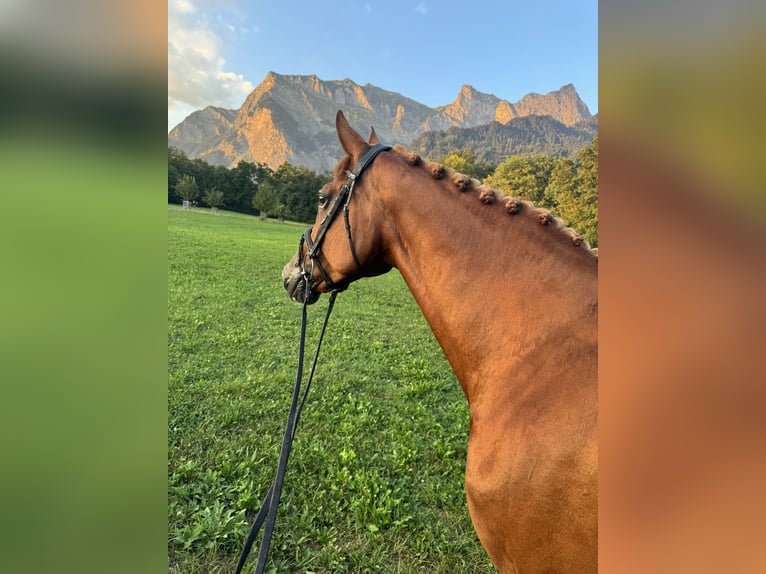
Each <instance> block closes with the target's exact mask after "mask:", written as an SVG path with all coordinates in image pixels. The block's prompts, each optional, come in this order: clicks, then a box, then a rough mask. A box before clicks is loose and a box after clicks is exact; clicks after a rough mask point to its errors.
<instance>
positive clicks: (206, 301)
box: [168, 205, 495, 574]
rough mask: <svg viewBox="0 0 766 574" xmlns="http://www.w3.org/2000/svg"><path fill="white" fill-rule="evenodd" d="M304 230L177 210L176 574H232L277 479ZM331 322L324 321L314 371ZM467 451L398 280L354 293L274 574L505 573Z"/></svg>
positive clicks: (303, 429)
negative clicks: (479, 518)
mask: <svg viewBox="0 0 766 574" xmlns="http://www.w3.org/2000/svg"><path fill="white" fill-rule="evenodd" d="M303 228H305V225H295V224H290V223H285V224H280V223H277V222H274V221H260V220H259V219H258V218H255V217H249V216H245V215H239V214H233V213H229V212H225V211H221V212H219V214H217V215H211V214H210V213H209V211H208V210H206V209H205V210H203V209H199V210H193V211H183V210H181V209H180V208H179V207H177V206H172V205H171V206H168V370H169V382H168V426H169V428H168V487H169V492H168V555H169V571H170V572H172V573H179V574H180V573H185V574H187V573H203V572H205V573H206V572H227V573H230V572H232V571H233V569H234V566H235V564H236V560H237V556H238V553H239V550H240V548H241V544H242V541H243V539H244V537H245V535H246V533H247V531H248V529H249V526H250V521H251V520H252V518H253V516H254V514H255V512H256V511H257V509H258V506H259V505H260V502H261V499H262V498H263V496H264V494H265V492H266V490H267V488H268V486H269V484H270V482H271V480H272V478H273V474H274V470H275V467H276V464H277V458H278V454H279V445H280V442H281V437H282V432H283V429H284V424H285V420H286V417H287V411H288V408H289V404H290V399H291V394H292V385H293V382H294V377H295V368H296V360H297V349H298V335H299V326H300V313H301V308H300V305H298V304H295V303H293V302H291V301H290V300H289V299H288V298H287V295H286V293H285V291H284V289H283V288H282V282H281V278H280V275H279V273H280V271H281V269H282V266H283V265H284V263H285V262H286V261H287V260H288V259H289V257H290V256H291V255H292V253H294V251H295V249H296V247H297V244H298V238H299V236H300V233H301V232H302V230H303ZM326 305H327V300H326V297H322V299H320V301H319V302H318V303H317V304H316V305H314V306H313V307H312V308H310V310H309V321H310V325H309V329H308V335H307V336H308V343H307V345H308V347H309V348H310V349H311V351H310V352H311V353H313V346H314V344H315V341H316V336H317V334H318V331H319V327H320V326H321V320H322V317H323V316H324V311H325V309H326ZM467 441H468V409H467V404H466V401H465V398H464V396H463V393H462V391H461V389H460V386H459V384H458V383H457V381H456V380H455V377H454V375H453V374H452V371H451V370H450V367H449V365H448V363H447V361H446V360H445V358H444V356H443V354H442V352H441V349H440V348H439V346H438V344H437V343H436V341H435V339H434V337H433V335H432V334H431V331H430V329H429V328H428V325H427V324H426V322H425V320H424V319H423V317H422V315H421V313H420V310H419V309H418V307H417V305H416V304H415V302H414V300H413V299H412V296H411V295H410V293H409V291H408V290H407V288H406V286H405V285H404V282H403V281H402V279H401V277H400V275H399V274H398V273H397V272H396V271H393V272H391V273H389V274H387V275H384V276H382V277H376V278H374V279H365V280H362V281H360V282H358V283H355V284H354V285H352V286H351V287H350V288H349V290H348V291H346V292H344V293H341V294H340V295H339V296H338V300H337V302H336V306H335V311H334V313H333V316H332V317H331V319H330V324H329V327H328V330H327V335H326V339H325V343H324V346H323V349H322V356H321V357H320V359H319V365H318V367H317V374H316V377H315V380H314V385H313V387H312V389H311V394H310V396H309V399H308V401H307V406H306V408H305V410H304V412H303V416H302V418H301V424H300V427H299V428H298V433H297V436H296V440H295V443H294V445H293V451H292V455H291V458H290V463H289V466H288V469H287V475H286V478H285V487H284V491H283V494H282V504H281V507H280V511H279V515H278V518H277V526H276V529H275V532H274V539H273V542H272V549H271V565H272V569H271V572H278V573H288V572H289V573H299V572H301V573H302V572H316V573H341V572H360V573H361V572H382V573H383V572H385V573H388V572H400V573H415V572H443V573H445V574H446V573H449V574H453V573H464V572H471V573H473V572H476V573H482V572H495V570H494V568H493V567H492V565H491V563H490V562H489V559H488V558H487V557H486V555H485V553H484V551H483V549H482V548H481V545H480V544H479V542H478V540H477V538H476V535H475V533H474V531H473V527H472V525H471V522H470V519H469V516H468V510H467V508H466V503H465V493H464V485H463V480H464V468H465V455H466V445H467ZM254 551H255V553H256V554H257V544H256V548H255V550H254ZM252 566H253V564H252V563H250V564H249V565H248V567H247V568H246V571H252ZM267 571H268V570H267Z"/></svg>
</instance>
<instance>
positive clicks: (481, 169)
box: [441, 147, 495, 180]
mask: <svg viewBox="0 0 766 574" xmlns="http://www.w3.org/2000/svg"><path fill="white" fill-rule="evenodd" d="M441 164H442V165H444V166H445V167H450V168H452V169H454V170H455V171H458V172H460V173H463V174H465V175H467V176H468V177H474V178H476V179H478V180H482V179H484V178H485V177H487V176H488V175H489V174H491V173H492V171H493V170H494V169H495V167H494V166H493V165H492V164H490V163H487V162H483V161H476V158H475V157H474V155H473V152H472V151H471V150H470V149H469V148H467V147H466V148H463V149H462V150H461V151H457V150H452V151H451V152H449V153H448V154H447V155H446V156H445V157H444V158H443V159H442V160H441Z"/></svg>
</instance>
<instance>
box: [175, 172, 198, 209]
mask: <svg viewBox="0 0 766 574" xmlns="http://www.w3.org/2000/svg"><path fill="white" fill-rule="evenodd" d="M176 193H177V194H178V196H179V197H180V198H181V199H183V201H184V208H185V209H190V208H191V202H192V201H194V200H195V199H197V196H198V195H199V188H197V181H196V180H195V179H194V177H193V176H191V175H188V174H187V175H182V176H181V179H179V180H178V183H177V184H176Z"/></svg>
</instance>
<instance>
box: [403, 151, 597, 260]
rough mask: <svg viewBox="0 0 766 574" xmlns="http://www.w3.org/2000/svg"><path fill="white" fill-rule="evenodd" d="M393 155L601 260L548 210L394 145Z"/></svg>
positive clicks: (572, 230)
mask: <svg viewBox="0 0 766 574" xmlns="http://www.w3.org/2000/svg"><path fill="white" fill-rule="evenodd" d="M393 151H394V152H396V153H397V154H399V155H401V156H402V157H404V158H405V159H406V160H407V163H409V164H410V165H411V166H423V167H424V168H425V169H426V170H427V171H428V173H429V174H430V175H431V177H432V178H433V179H436V180H444V181H447V182H450V183H451V184H452V185H453V186H454V188H455V189H456V190H457V191H458V192H459V193H467V192H469V191H472V190H476V191H477V192H478V198H479V201H481V202H482V203H483V204H485V205H491V204H494V203H499V204H501V205H502V207H503V208H504V209H505V211H507V212H508V213H509V214H510V215H517V214H519V213H522V214H525V215H526V216H527V217H534V218H535V219H537V221H538V222H539V223H540V224H541V225H545V226H547V227H550V228H551V229H552V230H554V231H556V232H558V233H561V234H563V235H564V236H565V237H567V238H568V239H569V240H570V241H571V243H572V245H573V246H575V247H580V248H583V249H585V250H586V251H588V252H589V253H590V254H591V255H592V256H593V257H595V258H598V248H597V247H594V248H592V247H591V246H590V244H589V243H588V241H587V240H586V239H585V236H584V235H582V234H579V233H577V232H576V231H575V230H574V229H572V228H571V227H567V226H566V225H565V224H564V222H563V220H561V219H560V218H558V217H554V216H553V214H551V212H550V211H548V210H547V209H545V208H543V207H537V206H535V205H534V204H533V203H532V202H531V201H528V200H526V199H519V198H516V197H512V196H510V195H509V194H507V193H505V192H504V191H502V190H495V189H491V188H489V187H488V186H486V185H484V184H483V183H481V182H480V181H479V180H478V179H474V178H470V177H468V176H467V175H464V174H462V173H460V172H458V171H455V170H454V169H452V168H449V167H446V168H445V167H444V166H443V165H441V164H439V163H437V162H427V161H424V160H422V159H421V157H420V156H419V155H418V154H415V153H410V152H408V151H407V150H406V149H405V148H404V147H403V146H401V145H395V146H394V147H393Z"/></svg>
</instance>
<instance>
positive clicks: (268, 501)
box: [235, 281, 338, 574]
mask: <svg viewBox="0 0 766 574" xmlns="http://www.w3.org/2000/svg"><path fill="white" fill-rule="evenodd" d="M305 293H306V300H304V302H303V312H302V314H301V336H300V346H299V350H298V373H297V375H296V377H295V388H294V390H293V399H292V403H291V404H290V412H289V413H288V415H287V426H286V428H285V434H284V437H283V438H282V448H281V450H280V452H279V464H278V465H277V473H276V476H275V477H274V480H273V482H272V483H271V486H270V487H269V491H268V492H267V493H266V497H265V498H264V499H263V502H262V503H261V508H260V509H259V510H258V515H257V516H256V517H255V520H254V521H253V525H252V527H251V528H250V533H249V534H248V535H247V539H246V540H245V545H244V546H243V547H242V552H241V554H240V556H239V561H238V562H237V569H236V570H235V574H241V572H242V568H243V567H244V565H245V561H246V560H247V557H248V555H249V554H250V550H251V549H252V547H253V543H254V542H255V538H256V536H258V533H259V532H260V530H261V526H263V525H264V522H265V524H266V526H265V529H264V531H263V539H262V540H261V546H260V549H259V551H258V563H257V564H256V567H255V574H263V571H264V569H265V568H266V558H267V557H268V554H269V547H270V546H271V537H272V534H273V532H274V523H275V522H276V518H277V509H278V508H279V497H280V495H281V492H282V482H283V481H284V478H285V470H286V469H287V459H288V458H289V457H290V449H291V448H292V444H293V439H294V438H295V431H296V429H297V428H298V421H299V420H300V418H301V411H303V405H304V404H305V403H306V397H307V396H308V394H309V389H310V388H311V380H312V379H313V378H314V369H315V368H316V365H317V359H318V358H319V350H320V349H321V347H322V339H323V338H324V333H325V329H326V328H327V322H328V321H329V319H330V313H331V312H332V308H333V306H334V305H335V297H336V296H337V295H338V292H337V291H333V292H332V293H331V294H330V301H329V303H328V304H327V313H326V315H325V318H324V323H322V330H321V332H320V333H319V341H318V342H317V348H316V352H315V353H314V361H313V362H312V364H311V370H310V371H309V376H308V379H307V381H306V388H305V390H304V391H303V397H302V398H300V402H299V400H298V399H299V397H300V394H301V382H302V380H303V356H304V354H305V350H306V322H307V311H306V309H307V307H308V294H309V289H308V281H307V285H306V291H305Z"/></svg>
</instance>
